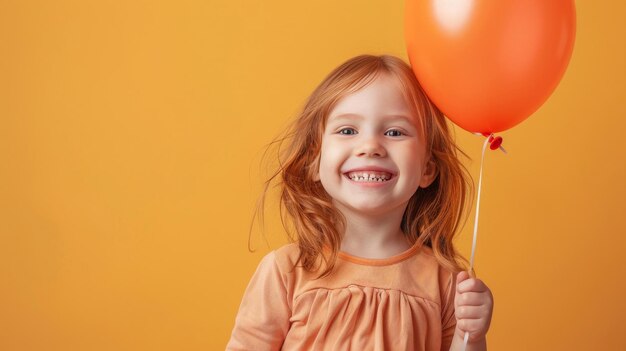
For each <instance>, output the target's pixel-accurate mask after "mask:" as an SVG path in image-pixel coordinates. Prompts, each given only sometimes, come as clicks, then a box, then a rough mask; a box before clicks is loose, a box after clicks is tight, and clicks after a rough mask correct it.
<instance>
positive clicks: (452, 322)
mask: <svg viewBox="0 0 626 351" xmlns="http://www.w3.org/2000/svg"><path fill="white" fill-rule="evenodd" d="M455 293H456V274H455V273H454V272H451V273H450V279H448V282H447V284H446V287H445V289H444V294H443V296H442V301H441V304H442V306H441V351H449V350H450V345H451V344H452V338H453V337H454V331H455V330H456V316H455V314H454V295H455Z"/></svg>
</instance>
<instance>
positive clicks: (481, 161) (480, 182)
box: [463, 137, 491, 351]
mask: <svg viewBox="0 0 626 351" xmlns="http://www.w3.org/2000/svg"><path fill="white" fill-rule="evenodd" d="M490 139H491V138H489V137H488V138H486V139H485V143H484V144H483V154H482V156H481V158H480V175H479V176H478V196H477V198H476V217H475V218H474V238H473V239H472V255H471V256H470V268H469V274H470V275H471V276H472V277H473V278H475V277H476V274H475V273H474V268H473V267H474V254H475V253H476V236H477V235H478V213H479V212H480V191H481V188H482V184H483V163H484V161H485V150H487V144H489V143H490ZM468 339H469V332H465V337H464V338H463V351H465V348H466V347H467V340H468Z"/></svg>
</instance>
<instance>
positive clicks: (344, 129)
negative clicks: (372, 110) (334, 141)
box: [339, 128, 356, 135]
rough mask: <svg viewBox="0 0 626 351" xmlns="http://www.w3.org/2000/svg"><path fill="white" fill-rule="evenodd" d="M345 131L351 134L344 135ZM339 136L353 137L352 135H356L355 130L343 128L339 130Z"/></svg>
mask: <svg viewBox="0 0 626 351" xmlns="http://www.w3.org/2000/svg"><path fill="white" fill-rule="evenodd" d="M345 131H352V132H351V133H344V132H345ZM339 134H343V135H353V134H356V130H354V128H343V129H341V130H339Z"/></svg>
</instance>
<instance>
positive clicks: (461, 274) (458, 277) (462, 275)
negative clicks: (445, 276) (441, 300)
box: [456, 271, 470, 286]
mask: <svg viewBox="0 0 626 351" xmlns="http://www.w3.org/2000/svg"><path fill="white" fill-rule="evenodd" d="M469 277H470V275H469V273H468V272H467V271H460V272H459V273H458V274H457V275H456V285H457V286H458V285H459V283H461V282H462V281H464V280H466V279H469Z"/></svg>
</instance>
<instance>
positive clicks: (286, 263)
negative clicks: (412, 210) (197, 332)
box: [226, 243, 456, 351]
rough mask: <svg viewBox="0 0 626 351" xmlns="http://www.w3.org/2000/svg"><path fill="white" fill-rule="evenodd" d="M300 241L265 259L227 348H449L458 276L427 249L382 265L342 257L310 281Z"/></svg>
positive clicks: (380, 350) (312, 275)
mask: <svg viewBox="0 0 626 351" xmlns="http://www.w3.org/2000/svg"><path fill="white" fill-rule="evenodd" d="M298 252H299V248H298V245H297V243H292V244H287V245H285V246H283V247H281V248H279V249H277V250H274V251H272V252H270V253H269V254H267V255H266V256H265V257H264V258H263V259H262V260H261V262H260V264H259V266H258V267H257V270H256V272H255V273H254V275H253V276H252V279H251V280H250V283H249V284H248V287H247V288H246V291H245V292H244V295H243V299H242V301H241V305H240V307H239V312H238V314H237V317H236V318H235V325H234V328H233V330H232V334H231V338H230V340H229V342H228V344H227V346H226V349H227V350H230V351H236V350H237V351H238V350H255V351H262V350H354V351H368V350H375V351H383V350H428V351H430V350H437V351H439V350H446V351H448V350H449V348H450V344H451V343H452V337H453V335H454V330H455V327H456V318H455V316H454V293H455V287H456V282H455V280H456V274H454V273H453V272H450V271H448V270H445V269H444V268H443V267H441V266H440V265H439V264H438V263H437V261H436V260H435V257H434V254H433V252H432V249H431V248H429V247H426V246H424V247H421V248H419V247H418V246H417V245H413V247H411V248H410V249H408V250H406V251H404V252H402V253H400V254H398V255H395V256H393V257H389V258H386V259H366V258H361V257H356V256H352V255H350V254H348V253H346V252H339V256H338V259H337V263H336V265H335V271H334V272H333V274H331V275H330V276H328V277H325V278H322V279H318V280H314V279H312V278H315V277H316V274H315V273H308V272H306V271H305V270H304V269H303V268H302V267H296V268H295V269H294V270H292V267H293V264H294V262H296V260H297V259H298Z"/></svg>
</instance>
